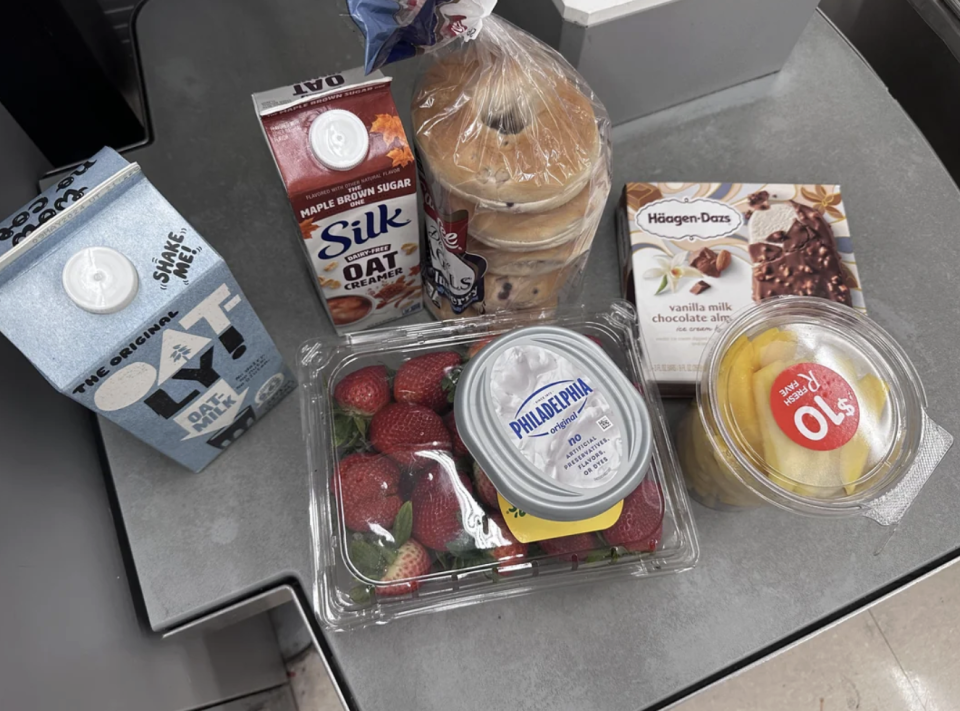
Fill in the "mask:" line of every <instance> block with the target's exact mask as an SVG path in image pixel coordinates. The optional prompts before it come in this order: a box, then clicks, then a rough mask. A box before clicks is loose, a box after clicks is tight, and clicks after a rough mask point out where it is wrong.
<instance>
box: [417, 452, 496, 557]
mask: <svg viewBox="0 0 960 711" xmlns="http://www.w3.org/2000/svg"><path fill="white" fill-rule="evenodd" d="M470 489H471V487H470V480H469V479H467V477H465V476H464V475H463V474H459V473H457V472H456V470H455V469H454V467H453V466H452V463H451V465H450V466H444V465H442V464H440V463H437V464H436V465H435V466H434V467H432V468H431V469H429V470H427V471H425V472H424V473H423V474H421V475H420V479H419V480H418V481H417V485H416V486H415V487H414V489H413V495H412V496H411V497H410V501H411V502H413V537H414V538H416V539H417V540H418V541H420V542H421V543H422V544H423V545H425V546H426V547H427V548H432V549H433V550H435V551H446V550H447V549H448V548H447V547H448V546H449V545H450V544H451V543H454V542H458V543H460V542H463V541H462V540H461V539H463V540H465V531H464V528H463V521H464V520H465V519H473V518H475V517H476V515H477V513H478V512H479V508H480V507H479V506H477V504H476V502H473V500H472V499H473V495H472V493H471V490H470ZM473 506H476V508H477V511H472V510H471V509H472V507H473ZM464 508H466V509H467V510H466V511H464Z"/></svg>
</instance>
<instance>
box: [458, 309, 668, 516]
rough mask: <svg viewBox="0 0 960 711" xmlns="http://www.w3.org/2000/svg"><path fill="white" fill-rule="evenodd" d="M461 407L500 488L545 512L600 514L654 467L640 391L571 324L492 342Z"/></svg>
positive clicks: (474, 447) (468, 373)
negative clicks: (651, 464) (648, 469)
mask: <svg viewBox="0 0 960 711" xmlns="http://www.w3.org/2000/svg"><path fill="white" fill-rule="evenodd" d="M454 410H455V413H456V421H457V428H458V430H459V433H460V436H461V437H462V439H463V441H464V444H466V446H467V449H469V450H470V453H471V454H472V455H473V457H474V458H475V459H476V460H477V462H478V463H479V465H480V466H481V467H482V468H483V470H484V472H486V474H487V475H488V476H489V477H490V480H491V481H492V482H493V485H494V486H495V487H496V488H497V490H498V491H499V492H500V493H501V494H502V495H503V497H504V498H505V499H506V500H507V501H509V502H510V504H512V505H514V506H517V507H518V508H520V509H522V510H523V511H526V512H528V513H531V514H533V515H534V516H538V517H540V518H544V519H549V520H554V521H579V520H583V519H588V518H591V517H593V516H598V515H600V514H601V513H603V512H604V511H606V510H608V509H609V508H611V507H612V506H614V505H615V504H616V503H617V502H618V501H620V500H621V499H623V498H624V497H625V496H627V495H628V494H630V493H631V492H632V491H633V490H634V489H635V488H636V487H637V486H638V485H639V484H640V482H641V481H643V478H644V476H645V474H646V471H647V468H648V467H649V465H650V457H651V454H652V449H653V441H652V435H651V422H650V414H649V412H648V410H647V406H646V403H645V402H644V400H643V398H642V397H641V395H640V393H639V392H638V391H637V390H636V388H635V386H634V385H633V383H631V382H630V381H629V380H628V379H627V377H626V376H625V375H624V374H623V372H622V371H621V370H620V369H619V368H618V367H617V365H616V364H615V363H614V362H613V361H612V360H611V359H610V357H609V356H608V355H607V354H606V353H605V352H604V351H603V349H602V348H601V347H600V346H598V345H597V344H596V343H594V342H593V341H591V340H590V339H589V338H587V337H585V336H583V335H581V334H579V333H576V332H575V331H571V330H569V329H566V328H561V327H558V326H531V327H528V328H522V329H519V330H516V331H513V332H511V333H508V334H506V335H504V336H501V337H500V338H498V339H497V340H496V341H494V342H493V343H491V344H489V345H488V346H486V347H484V348H483V349H482V350H481V351H480V352H479V353H478V354H477V356H475V357H474V358H472V359H471V360H470V361H469V362H468V363H467V365H466V366H464V369H463V373H462V374H461V376H460V382H459V385H458V387H457V395H456V401H455V403H454Z"/></svg>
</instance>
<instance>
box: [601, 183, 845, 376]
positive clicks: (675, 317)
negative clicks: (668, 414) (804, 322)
mask: <svg viewBox="0 0 960 711" xmlns="http://www.w3.org/2000/svg"><path fill="white" fill-rule="evenodd" d="M617 219H618V236H619V239H618V242H619V253H620V264H621V267H622V281H621V283H622V287H623V291H624V295H625V296H626V297H627V298H628V299H630V300H631V301H633V302H634V303H635V304H636V306H637V313H638V317H639V320H640V328H641V332H642V334H643V339H644V343H645V347H646V349H647V354H648V357H649V358H650V361H651V363H652V364H653V368H654V371H655V373H656V377H657V381H658V383H660V385H661V388H662V389H663V391H664V393H665V394H668V395H686V394H692V392H693V387H694V384H695V383H696V381H697V379H698V377H699V364H700V356H701V354H702V352H703V349H704V347H705V346H706V344H707V342H708V341H709V340H710V338H711V336H713V334H714V333H715V332H716V331H717V330H718V329H720V328H722V327H723V325H724V324H725V323H727V322H728V321H729V320H730V318H731V317H732V316H733V314H735V313H736V312H737V311H739V310H740V309H743V308H745V307H747V306H749V305H751V304H753V303H754V302H755V301H759V300H762V299H764V298H767V297H770V296H776V295H781V294H783V295H786V294H806V295H813V296H822V297H824V298H829V299H831V300H832V301H837V302H839V303H845V304H847V305H849V306H853V307H854V308H858V309H860V310H864V300H863V292H862V290H861V287H860V278H859V275H858V273H857V266H856V261H855V259H854V254H853V244H852V242H851V239H850V225H849V222H848V221H847V216H846V211H845V209H844V205H843V200H842V198H841V193H840V186H839V185H831V184H812V185H810V184H808V185H785V184H762V183H754V184H751V183H628V184H627V185H626V187H625V188H624V194H623V198H622V200H621V206H620V210H619V212H618V218H617ZM704 249H706V251H704Z"/></svg>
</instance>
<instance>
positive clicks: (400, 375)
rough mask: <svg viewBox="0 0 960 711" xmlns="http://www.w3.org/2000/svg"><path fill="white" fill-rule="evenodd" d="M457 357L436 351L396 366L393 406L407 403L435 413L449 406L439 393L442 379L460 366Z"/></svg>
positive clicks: (441, 388) (444, 396) (440, 392)
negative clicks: (396, 403) (427, 408)
mask: <svg viewBox="0 0 960 711" xmlns="http://www.w3.org/2000/svg"><path fill="white" fill-rule="evenodd" d="M460 363H461V360H460V354H459V353H454V352H453V351H440V352H438V353H427V354H426V355H422V356H417V357H416V358H411V359H410V360H408V361H407V362H406V363H404V364H403V365H401V366H400V370H398V371H397V375H396V377H395V378H394V379H393V396H394V397H395V398H396V400H397V402H409V403H413V404H415V405H423V406H425V407H429V408H430V409H431V410H433V411H434V412H439V411H440V410H442V409H444V408H445V407H447V405H449V404H450V403H449V401H448V400H447V393H446V392H444V390H443V376H445V375H446V374H447V373H449V372H450V371H451V370H453V369H454V368H456V367H457V366H458V365H460Z"/></svg>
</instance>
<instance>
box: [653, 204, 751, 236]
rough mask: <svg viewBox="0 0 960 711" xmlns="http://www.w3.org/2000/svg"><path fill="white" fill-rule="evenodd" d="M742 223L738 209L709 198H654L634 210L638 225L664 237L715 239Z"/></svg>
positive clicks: (735, 229) (727, 233) (728, 233)
mask: <svg viewBox="0 0 960 711" xmlns="http://www.w3.org/2000/svg"><path fill="white" fill-rule="evenodd" d="M741 226H743V215H741V214H740V211H739V210H737V209H736V208H734V207H731V206H730V205H728V204H726V203H724V202H718V201H717V200H710V199H709V198H694V199H692V200H691V199H690V198H684V199H683V200H677V199H675V198H667V199H665V200H656V201H654V202H651V203H648V204H647V205H644V206H643V209H641V210H640V211H639V212H637V227H639V228H640V229H642V230H643V231H644V232H647V233H648V234H651V235H655V236H656V237H661V238H663V239H672V240H681V239H689V240H696V239H717V238H720V237H727V236H729V235H732V234H734V233H735V232H736V231H737V230H739V229H740V227H741Z"/></svg>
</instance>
